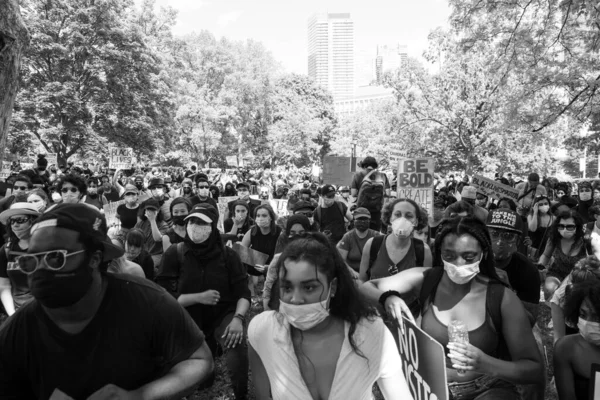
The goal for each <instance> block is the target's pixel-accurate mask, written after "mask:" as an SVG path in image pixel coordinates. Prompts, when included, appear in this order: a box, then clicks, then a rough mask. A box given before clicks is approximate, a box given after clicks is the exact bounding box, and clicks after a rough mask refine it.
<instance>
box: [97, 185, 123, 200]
mask: <svg viewBox="0 0 600 400" xmlns="http://www.w3.org/2000/svg"><path fill="white" fill-rule="evenodd" d="M98 194H99V195H101V196H102V195H104V197H106V200H108V202H109V203H114V202H116V201H119V200H121V196H120V195H119V189H117V188H116V187H114V186H113V187H112V188H111V189H110V192H107V191H105V190H104V188H98Z"/></svg>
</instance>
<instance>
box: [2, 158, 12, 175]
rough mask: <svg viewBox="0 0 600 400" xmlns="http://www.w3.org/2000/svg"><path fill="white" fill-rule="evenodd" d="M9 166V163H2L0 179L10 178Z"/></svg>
mask: <svg viewBox="0 0 600 400" xmlns="http://www.w3.org/2000/svg"><path fill="white" fill-rule="evenodd" d="M10 166H11V163H10V161H2V169H1V170H0V178H2V179H6V178H8V177H9V176H10V174H11V171H10Z"/></svg>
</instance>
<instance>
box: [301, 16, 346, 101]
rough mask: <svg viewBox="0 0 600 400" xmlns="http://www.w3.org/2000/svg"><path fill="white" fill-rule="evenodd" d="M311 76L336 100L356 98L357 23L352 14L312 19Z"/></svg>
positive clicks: (309, 37) (309, 65)
mask: <svg viewBox="0 0 600 400" xmlns="http://www.w3.org/2000/svg"><path fill="white" fill-rule="evenodd" d="M308 76H310V77H311V78H313V79H314V80H315V82H317V83H318V84H319V85H322V86H323V87H326V88H327V89H329V91H330V92H331V93H332V94H333V98H334V100H341V99H348V98H352V97H353V96H354V22H353V21H352V19H350V14H349V13H333V14H331V13H327V14H315V15H313V16H312V17H311V18H309V20H308Z"/></svg>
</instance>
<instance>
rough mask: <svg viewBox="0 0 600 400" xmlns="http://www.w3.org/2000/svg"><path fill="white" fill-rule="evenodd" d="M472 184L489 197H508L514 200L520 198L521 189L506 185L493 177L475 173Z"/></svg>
mask: <svg viewBox="0 0 600 400" xmlns="http://www.w3.org/2000/svg"><path fill="white" fill-rule="evenodd" d="M471 185H472V186H474V187H475V188H477V191H478V192H480V193H483V194H485V195H486V196H489V197H494V198H496V199H501V198H502V197H508V198H510V199H512V200H514V201H517V199H518V198H519V191H518V190H517V189H515V188H513V187H512V186H508V185H504V184H502V183H500V182H497V181H495V180H492V179H488V178H485V177H483V176H481V175H474V176H473V179H471Z"/></svg>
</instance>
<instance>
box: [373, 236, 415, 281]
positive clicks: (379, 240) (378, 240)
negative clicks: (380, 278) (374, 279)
mask: <svg viewBox="0 0 600 400" xmlns="http://www.w3.org/2000/svg"><path fill="white" fill-rule="evenodd" d="M386 237H387V236H384V235H379V236H375V237H374V238H373V241H372V242H371V252H370V253H369V269H368V270H367V276H368V277H369V278H371V267H372V266H373V264H374V263H375V260H377V256H378V255H379V251H380V250H381V245H382V244H383V240H384V239H385V238H386ZM411 240H412V244H413V246H414V248H415V261H416V264H417V266H422V265H423V260H425V244H424V243H423V241H422V240H421V239H416V238H411Z"/></svg>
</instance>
